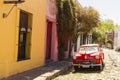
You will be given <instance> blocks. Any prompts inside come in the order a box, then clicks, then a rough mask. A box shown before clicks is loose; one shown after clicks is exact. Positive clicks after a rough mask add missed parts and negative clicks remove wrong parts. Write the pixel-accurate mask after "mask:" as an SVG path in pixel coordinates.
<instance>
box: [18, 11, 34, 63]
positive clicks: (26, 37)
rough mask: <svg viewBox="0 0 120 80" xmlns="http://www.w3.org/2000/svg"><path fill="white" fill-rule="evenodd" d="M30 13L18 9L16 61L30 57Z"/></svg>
mask: <svg viewBox="0 0 120 80" xmlns="http://www.w3.org/2000/svg"><path fill="white" fill-rule="evenodd" d="M31 26H32V14H30V13H27V12H25V11H22V10H21V11H20V20H19V41H18V58H17V60H18V61H21V60H26V59H30V53H31V33H32V27H31Z"/></svg>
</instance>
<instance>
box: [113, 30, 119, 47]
mask: <svg viewBox="0 0 120 80" xmlns="http://www.w3.org/2000/svg"><path fill="white" fill-rule="evenodd" d="M117 47H120V29H118V30H115V31H114V49H116V48H117Z"/></svg>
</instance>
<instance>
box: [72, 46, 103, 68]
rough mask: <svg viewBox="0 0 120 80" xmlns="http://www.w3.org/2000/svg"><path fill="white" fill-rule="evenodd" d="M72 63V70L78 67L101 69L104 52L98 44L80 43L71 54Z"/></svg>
mask: <svg viewBox="0 0 120 80" xmlns="http://www.w3.org/2000/svg"><path fill="white" fill-rule="evenodd" d="M72 65H73V67H74V70H77V69H78V68H80V67H82V68H89V67H91V68H93V67H97V68H98V69H99V70H102V69H103V67H104V53H103V50H102V49H101V48H100V46H99V45H98V44H86V45H81V46H80V48H79V50H78V52H77V53H76V54H74V55H73V61H72Z"/></svg>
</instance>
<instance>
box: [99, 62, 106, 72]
mask: <svg viewBox="0 0 120 80" xmlns="http://www.w3.org/2000/svg"><path fill="white" fill-rule="evenodd" d="M104 66H105V64H104V63H103V62H102V63H101V65H100V66H98V70H100V71H102V70H103V68H104Z"/></svg>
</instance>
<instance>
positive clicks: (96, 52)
mask: <svg viewBox="0 0 120 80" xmlns="http://www.w3.org/2000/svg"><path fill="white" fill-rule="evenodd" d="M79 54H81V55H82V54H98V51H82V52H79Z"/></svg>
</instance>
